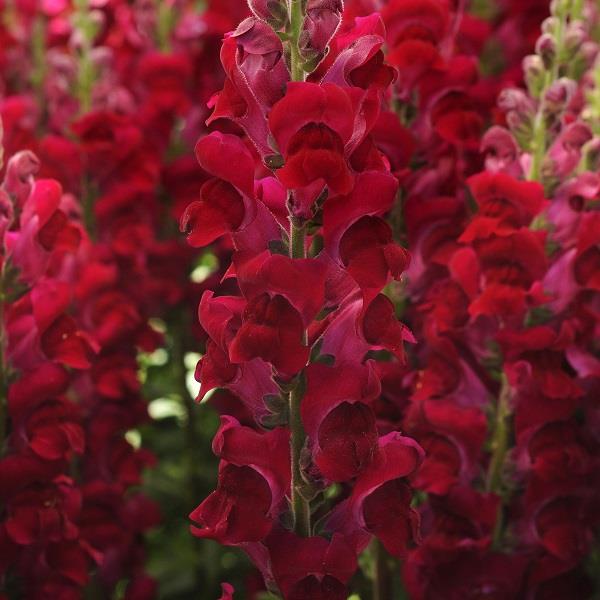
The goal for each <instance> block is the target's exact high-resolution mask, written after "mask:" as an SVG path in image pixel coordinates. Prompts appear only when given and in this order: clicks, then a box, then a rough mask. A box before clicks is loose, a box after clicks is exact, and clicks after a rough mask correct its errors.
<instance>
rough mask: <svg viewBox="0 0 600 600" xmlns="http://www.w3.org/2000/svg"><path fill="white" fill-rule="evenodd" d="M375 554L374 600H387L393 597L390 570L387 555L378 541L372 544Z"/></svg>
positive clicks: (375, 540)
mask: <svg viewBox="0 0 600 600" xmlns="http://www.w3.org/2000/svg"><path fill="white" fill-rule="evenodd" d="M371 544H372V545H371V548H372V552H373V561H374V563H375V564H374V565H373V567H374V569H373V600H387V599H388V598H391V597H392V585H391V583H392V582H391V578H390V570H389V568H388V562H387V558H388V556H387V553H386V551H385V548H384V547H383V544H382V543H381V542H380V541H379V540H378V539H373V541H372V542H371Z"/></svg>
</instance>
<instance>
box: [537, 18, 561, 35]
mask: <svg viewBox="0 0 600 600" xmlns="http://www.w3.org/2000/svg"><path fill="white" fill-rule="evenodd" d="M557 25H558V19H557V18H556V17H548V18H547V19H544V20H543V21H542V25H541V30H542V33H547V34H549V35H554V33H555V31H556V28H557Z"/></svg>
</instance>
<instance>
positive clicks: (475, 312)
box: [182, 0, 600, 600]
mask: <svg viewBox="0 0 600 600" xmlns="http://www.w3.org/2000/svg"><path fill="white" fill-rule="evenodd" d="M381 4H382V3H375V2H350V3H349V5H347V6H346V10H345V11H344V12H343V13H342V10H343V7H342V5H341V2H334V1H327V2H325V1H322V2H319V1H314V2H311V1H310V0H309V1H308V2H304V3H301V2H298V3H296V2H291V3H289V5H286V3H281V2H269V3H264V2H258V1H254V2H251V3H250V5H251V8H252V10H253V13H254V17H252V18H249V19H246V20H245V21H243V22H242V23H241V24H240V25H239V27H238V28H237V29H236V30H235V31H234V32H233V33H231V34H230V35H229V36H227V37H226V39H225V41H224V43H223V48H222V52H221V60H222V64H223V66H224V69H225V72H226V74H227V80H226V82H225V85H224V88H223V90H222V91H221V92H220V93H219V94H218V95H216V97H215V98H214V100H213V101H212V103H211V104H212V106H213V109H214V110H213V114H212V115H211V117H210V119H209V121H208V122H209V123H212V124H213V126H216V127H218V128H220V130H221V131H220V132H214V133H211V134H210V135H208V136H206V137H204V138H202V139H201V140H200V141H199V143H198V145H197V147H196V154H197V158H198V161H199V163H200V165H201V166H202V167H203V169H204V170H205V171H206V172H208V173H209V174H210V175H212V176H213V178H212V179H210V180H208V181H207V182H206V183H205V184H204V185H203V187H202V189H201V192H200V199H199V200H197V201H195V202H193V203H192V204H191V205H190V206H189V207H188V209H187V210H186V212H185V214H184V216H183V219H182V228H183V229H184V230H186V231H187V232H188V233H189V241H190V243H191V244H192V245H194V246H203V245H206V244H209V243H211V242H213V241H214V240H215V239H217V238H219V237H220V236H224V235H227V236H228V237H229V238H230V239H231V242H232V245H233V247H234V253H233V256H232V260H231V267H230V269H229V270H228V272H227V274H226V277H225V279H226V281H227V284H228V286H229V287H228V290H229V292H228V293H230V292H231V289H232V287H233V289H235V294H234V295H225V294H223V295H221V294H217V295H215V294H214V293H213V292H206V293H205V295H204V296H203V298H202V301H201V303H200V308H199V318H200V323H201V325H202V326H203V328H204V330H205V331H206V332H207V335H208V341H207V347H206V354H205V356H204V357H203V359H202V360H201V362H200V363H199V366H198V371H197V379H198V381H200V382H201V384H202V391H201V394H200V396H201V397H202V396H203V395H204V394H205V393H206V392H207V391H208V390H210V389H212V388H215V387H219V388H227V389H228V390H229V391H230V392H232V393H233V394H234V395H235V396H237V397H238V398H239V400H240V405H239V407H238V408H237V410H232V407H231V406H229V413H228V414H225V415H223V416H222V422H221V428H220V429H219V431H218V433H217V435H216V437H215V441H214V445H213V449H214V451H215V453H216V454H217V456H219V457H220V459H221V463H220V468H219V483H218V487H217V490H216V491H215V492H214V493H213V494H212V495H211V496H209V497H208V498H207V499H206V500H205V501H204V502H203V503H202V504H201V505H200V506H199V507H198V508H197V509H196V510H195V511H194V512H193V513H192V515H191V518H192V520H193V521H194V522H195V524H196V527H195V528H194V529H193V531H194V533H195V534H196V535H197V536H199V537H208V538H212V539H216V540H218V541H220V542H221V543H224V544H228V545H236V546H240V547H241V548H243V549H244V550H245V551H246V552H247V553H248V555H249V556H250V557H251V558H252V560H253V561H254V563H255V564H256V565H257V567H258V568H259V569H260V571H261V572H262V574H263V576H264V579H265V582H266V585H267V587H268V588H269V589H271V590H274V591H275V592H276V593H280V594H282V595H283V597H284V598H286V599H300V598H346V596H347V594H348V589H347V588H346V584H347V583H348V582H349V580H350V578H351V576H352V574H353V572H354V569H355V567H356V557H357V555H358V554H359V553H361V552H362V551H363V550H364V549H365V548H366V547H367V545H368V544H369V542H370V541H371V540H372V539H373V538H377V539H378V542H375V544H377V543H380V544H382V546H383V547H384V548H385V550H386V551H387V552H388V553H389V554H391V555H392V556H395V557H398V558H402V559H403V567H402V573H403V581H404V585H405V588H406V590H407V591H408V593H409V595H410V597H411V598H415V599H419V598H423V599H425V598H427V599H439V600H448V599H455V598H456V599H457V600H458V599H459V598H460V599H462V598H471V597H473V598H474V597H481V596H482V595H485V596H486V597H493V598H499V599H500V598H502V599H507V600H508V599H517V598H535V599H542V598H564V599H565V600H567V599H568V598H572V597H573V594H575V595H576V597H578V598H579V597H581V598H585V597H588V596H589V594H590V593H591V588H590V582H589V580H588V578H587V577H586V575H585V573H584V569H583V562H584V559H585V557H586V556H587V555H588V554H589V552H590V544H591V542H592V540H593V536H594V532H595V531H596V530H597V526H598V519H599V517H600V515H599V514H598V511H597V509H594V507H595V506H597V505H598V500H599V498H598V482H599V481H598V476H599V472H598V467H599V460H598V459H599V456H600V454H599V452H600V445H599V444H600V437H599V434H598V409H599V407H598V403H597V399H596V400H594V393H595V394H596V395H597V393H598V382H599V379H598V376H599V375H600V371H599V370H598V364H599V363H598V359H597V358H595V357H594V351H597V348H596V347H594V341H595V340H597V337H598V335H597V334H598V326H597V323H598V316H599V315H598V300H599V297H598V272H600V264H599V262H598V261H599V257H600V254H599V251H598V242H599V237H598V236H599V231H600V227H599V221H598V219H597V217H598V213H597V212H594V208H595V207H596V203H597V199H598V193H599V188H598V177H597V174H595V173H593V171H594V169H597V166H598V165H597V162H596V159H597V155H598V150H597V149H598V138H597V137H594V133H595V134H598V131H593V130H592V128H591V127H590V125H587V124H585V123H584V122H583V120H582V119H584V120H585V119H587V120H588V121H589V122H590V123H594V119H597V117H598V114H597V108H596V109H595V110H596V112H593V108H594V105H593V101H594V98H596V100H595V102H596V105H595V106H596V107H597V104H598V101H597V94H598V91H597V89H598V88H597V87H595V86H598V85H599V84H600V81H599V80H598V75H597V74H596V75H594V73H595V71H594V69H595V70H597V69H598V61H597V60H596V56H597V48H598V44H597V42H596V41H594V39H593V37H591V35H592V32H594V31H595V29H594V26H595V24H596V23H597V15H596V14H595V12H594V7H593V6H591V5H590V6H588V5H587V4H585V3H579V4H578V3H573V5H571V3H570V2H568V1H565V2H562V3H561V2H555V3H554V4H553V6H552V14H551V16H550V17H549V18H548V19H547V20H546V21H544V23H543V32H544V33H543V35H542V37H541V38H540V39H539V40H538V41H537V45H536V52H537V53H536V54H534V55H531V56H528V57H527V58H526V59H525V61H524V67H525V77H526V82H527V85H528V90H527V91H523V90H519V89H512V87H510V86H511V84H512V85H514V83H515V82H518V76H516V75H515V69H514V68H513V67H514V66H515V64H512V63H511V62H510V61H511V59H512V60H513V61H514V63H516V64H517V65H519V63H520V62H521V60H520V59H521V58H522V54H519V52H518V50H516V51H515V52H514V53H513V54H512V55H510V54H509V56H507V62H508V64H507V65H506V70H505V71H503V72H500V73H499V74H498V75H497V76H495V77H488V78H482V77H481V76H480V74H479V69H478V64H477V61H476V59H475V57H476V55H477V54H478V53H479V52H480V51H481V49H482V46H483V43H484V41H485V36H487V35H494V36H496V39H498V40H503V39H505V38H506V31H507V29H508V30H510V26H507V23H506V22H502V20H499V22H497V23H496V24H494V25H489V24H488V25H487V28H486V27H484V26H483V24H482V23H481V21H479V20H477V19H475V18H474V17H471V18H468V19H467V18H463V17H464V15H463V14H462V10H463V7H461V6H457V7H454V8H452V7H450V6H448V5H447V4H446V3H444V2H439V1H437V0H431V1H428V2H411V1H408V0H400V1H391V2H389V3H385V4H383V6H382V5H381ZM546 8H547V7H546ZM509 12H510V11H509ZM542 16H543V15H542ZM510 18H511V17H510V15H509V16H508V17H507V21H510ZM584 18H585V25H584V24H583V23H584V20H583V19H584ZM513 25H514V23H513ZM522 25H523V24H522V23H521V26H522ZM538 25H539V23H536V24H535V26H536V27H537V26H538ZM482 31H483V32H484V33H482ZM513 31H514V30H513ZM334 32H335V33H334ZM484 34H485V35H484ZM529 37H530V36H529ZM526 38H527V36H523V38H522V40H523V39H525V44H526ZM385 42H387V55H386V56H384V54H383V52H382V48H383V47H384V43H385ZM516 43H518V42H513V45H512V47H513V49H514V47H515V44H516ZM527 49H529V50H530V48H527V46H526V45H524V46H521V48H520V50H521V52H523V51H524V50H527ZM569 77H570V78H571V79H569ZM594 77H595V78H596V79H594ZM577 82H579V83H580V85H579V87H578V84H577ZM503 87H505V89H504V90H503V91H501V90H502V88H503ZM590 90H591V91H590ZM499 92H501V93H500V94H499ZM594 94H596V95H594ZM498 95H499V103H498V108H496V98H497V97H498ZM586 111H587V112H590V111H592V113H593V114H586ZM582 115H583V116H582ZM490 121H491V122H494V121H495V122H496V123H497V124H498V125H496V126H494V127H492V128H491V129H488V130H487V132H485V130H486V127H488V126H489V124H490ZM503 126H505V127H508V128H509V129H506V128H505V127H503ZM596 126H597V125H596ZM481 151H482V152H481ZM482 154H483V157H485V164H484V162H483V157H482ZM590 161H591V162H590ZM590 171H592V172H590ZM550 197H552V200H549V199H548V198H550ZM400 202H401V206H399V203H400ZM386 215H387V216H389V222H390V223H391V224H392V227H391V226H390V225H389V224H388V223H387V222H386V221H385V220H384V217H385V216H386ZM398 240H402V241H404V242H405V243H406V245H407V246H408V247H409V248H410V252H411V255H412V260H411V259H410V258H409V255H408V253H407V252H406V251H405V250H404V249H402V248H401V247H400V246H399V245H398V244H397V241H398ZM409 263H410V267H409ZM404 271H406V272H407V278H406V281H404V282H402V283H397V282H400V281H401V280H402V278H401V276H402V273H403V272H404ZM232 280H233V284H232ZM394 282H396V283H394ZM384 291H385V294H384V293H382V292H384ZM390 298H391V299H392V300H396V301H398V303H397V306H394V303H393V302H392V301H391V300H390ZM398 311H400V314H401V315H402V317H403V319H404V320H405V321H407V322H409V323H410V328H411V330H412V332H413V333H411V331H410V330H409V329H407V328H406V327H404V326H403V325H401V324H400V322H399V321H398V320H397V318H396V315H397V313H398ZM413 334H414V338H416V340H417V341H418V344H417V345H416V346H415V347H413V348H412V349H410V350H409V352H408V355H409V360H408V361H406V359H405V354H404V349H403V345H404V342H405V341H409V342H414V341H415V339H414V338H413ZM401 431H402V432H404V435H401V433H400V432H401ZM406 436H411V437H406ZM288 448H291V453H290V451H289V450H288ZM413 490H419V491H420V492H421V493H420V494H417V497H416V498H414V499H412V505H411V498H412V495H413ZM413 541H418V542H419V543H418V545H414V544H412V543H411V542H413ZM371 547H372V546H371ZM376 586H377V587H378V588H379V589H378V593H379V594H382V593H383V595H381V596H380V597H391V596H387V595H386V594H390V593H391V592H390V589H389V588H388V589H387V590H386V588H385V582H382V581H378V582H376ZM382 590H383V591H382ZM231 594H232V590H231V586H225V587H224V593H223V597H224V598H226V597H230V595H231Z"/></svg>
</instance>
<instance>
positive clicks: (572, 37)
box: [564, 21, 587, 55]
mask: <svg viewBox="0 0 600 600" xmlns="http://www.w3.org/2000/svg"><path fill="white" fill-rule="evenodd" d="M586 37H587V32H586V30H585V27H584V24H583V22H582V21H572V22H571V23H569V25H568V27H567V31H566V32H565V39H564V44H565V48H566V50H567V52H569V53H570V54H571V55H573V54H575V52H577V50H579V48H580V47H581V44H583V42H584V41H585V39H586Z"/></svg>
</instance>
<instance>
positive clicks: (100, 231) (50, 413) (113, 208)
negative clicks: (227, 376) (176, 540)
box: [0, 1, 246, 600]
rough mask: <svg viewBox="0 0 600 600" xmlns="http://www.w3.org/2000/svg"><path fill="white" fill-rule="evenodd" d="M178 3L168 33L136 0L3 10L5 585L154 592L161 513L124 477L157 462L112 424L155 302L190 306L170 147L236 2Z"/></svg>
mask: <svg viewBox="0 0 600 600" xmlns="http://www.w3.org/2000/svg"><path fill="white" fill-rule="evenodd" d="M96 4H97V6H96ZM179 9H180V11H181V13H182V14H181V15H180V18H179V20H178V22H177V23H176V22H175V20H174V19H173V18H172V15H170V14H167V15H166V17H168V18H169V19H171V20H172V22H171V21H168V24H170V25H171V28H170V30H167V31H164V20H165V18H166V17H165V15H161V14H158V13H157V8H156V7H155V6H149V5H148V3H143V2H139V3H136V4H135V5H130V4H128V3H127V2H109V3H93V2H92V3H90V4H89V5H88V3H87V2H83V3H75V6H71V4H70V3H69V2H60V1H57V2H47V3H41V6H39V7H38V6H37V5H36V3H15V4H12V3H11V5H10V6H9V5H3V6H2V9H1V10H2V16H3V19H2V23H1V24H0V38H1V39H2V49H1V50H0V65H1V68H2V73H1V91H2V99H1V100H0V115H1V119H2V122H3V129H4V132H3V140H2V144H3V147H4V155H5V156H6V157H7V158H9V157H10V158H9V160H8V161H7V163H8V164H7V165H6V168H5V171H4V183H3V184H2V187H1V188H0V267H1V269H2V271H1V278H0V306H1V307H2V309H3V312H2V318H1V319H0V356H1V359H2V360H1V364H0V379H1V390H0V415H1V416H2V418H1V419H0V482H1V483H0V507H1V508H0V597H2V598H4V596H3V594H2V592H6V593H7V594H8V597H11V598H12V597H15V598H16V597H19V598H21V597H22V598H32V599H34V598H40V599H42V598H44V599H46V598H56V599H64V600H67V599H71V598H73V599H76V598H81V597H82V595H83V588H84V587H87V588H88V589H91V590H92V592H91V593H93V594H97V595H99V596H100V597H109V596H110V595H111V594H112V593H113V592H114V590H115V589H121V590H123V589H125V592H124V593H125V597H126V598H128V599H143V598H151V597H154V596H155V593H156V589H155V588H156V585H155V582H154V581H153V580H152V579H151V578H149V577H148V576H147V575H146V574H145V572H144V560H145V557H144V548H143V533H144V532H145V531H147V530H148V529H149V528H151V527H153V526H154V525H156V524H157V523H158V521H159V520H160V515H159V510H158V507H157V506H156V505H155V503H154V502H152V501H151V500H150V499H149V498H147V497H146V496H144V495H143V494H142V493H140V492H139V491H138V489H137V488H138V487H139V484H140V482H141V474H142V470H143V469H144V468H146V467H147V466H150V465H151V464H152V463H153V460H154V459H153V457H152V455H151V454H150V453H149V452H148V451H147V450H145V449H143V448H134V447H133V446H132V445H131V444H130V443H129V441H127V439H126V437H125V434H126V432H127V431H128V430H132V429H135V428H136V427H137V426H138V425H139V424H141V423H143V422H145V421H146V420H147V419H148V417H147V409H146V403H145V401H144V399H143V398H142V395H141V381H140V378H139V374H138V369H139V368H138V362H137V355H138V352H140V351H146V352H150V351H152V350H154V349H155V348H157V347H159V346H160V344H161V334H160V333H159V332H157V331H156V330H155V329H153V328H152V327H151V326H150V317H155V316H161V315H162V314H164V312H165V311H166V310H167V309H168V308H169V307H172V306H175V305H178V304H179V305H181V304H183V305H184V306H186V305H188V306H192V305H193V304H194V303H197V297H198V296H197V292H196V291H194V290H193V289H192V288H191V287H190V282H189V280H188V270H189V268H190V264H191V260H192V258H193V254H192V252H193V251H192V250H191V249H189V248H188V247H187V246H186V244H185V242H184V240H182V239H181V236H180V235H179V234H178V232H177V229H176V226H175V225H176V219H177V218H178V217H179V214H180V213H181V211H182V210H183V208H179V207H180V206H183V207H185V205H187V203H188V202H189V200H190V197H191V196H193V193H194V192H193V191H190V188H191V189H192V190H194V188H197V186H198V185H199V182H201V181H202V175H201V173H198V172H197V167H196V165H195V161H194V160H193V156H192V154H191V151H188V152H187V153H185V151H184V150H182V151H179V152H173V148H175V149H176V150H177V147H178V146H181V147H183V148H185V147H186V140H188V139H189V140H195V139H196V138H197V137H198V136H199V135H200V132H201V131H202V128H203V121H204V119H205V118H206V116H205V115H204V112H205V111H206V109H205V108H204V107H205V105H206V102H207V100H208V98H209V97H210V94H211V93H212V91H213V90H214V89H215V88H216V87H217V86H219V85H220V84H221V83H222V80H223V77H222V76H221V75H220V73H219V72H218V70H217V69H215V68H214V67H213V65H214V64H215V63H216V62H217V61H218V47H219V40H220V38H221V37H222V35H223V33H224V32H225V31H227V30H228V29H230V28H231V27H233V26H234V23H235V22H237V21H238V20H239V19H240V18H243V16H244V14H245V13H246V10H244V8H243V7H241V6H235V7H232V8H230V10H229V11H227V10H214V11H211V10H208V11H207V12H206V13H205V15H204V16H202V15H200V14H198V13H196V12H194V11H193V10H192V6H187V5H184V4H182V5H181V6H180V7H179ZM229 12H230V13H231V14H229ZM4 17H6V18H4ZM9 17H10V18H9ZM161 19H162V21H161ZM161 28H162V29H161ZM159 34H162V37H161V35H159ZM170 45H171V47H169V46H170ZM32 46H33V51H32V50H31V47H32ZM36 48H38V50H37V53H36ZM40 53H41V55H40ZM180 130H181V131H180ZM187 147H190V148H192V147H193V143H192V141H190V142H189V143H187ZM173 156H174V157H175V159H173ZM164 189H167V190H168V192H169V194H170V196H169V204H167V203H164V202H162V199H161V194H163V195H164V192H162V191H161V190H164ZM190 295H191V297H193V298H194V300H193V301H192V300H191V299H188V296H190ZM184 310H185V308H184ZM90 574H93V576H92V577H90ZM119 586H121V587H119ZM125 586H126V587H125ZM119 593H121V592H119Z"/></svg>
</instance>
